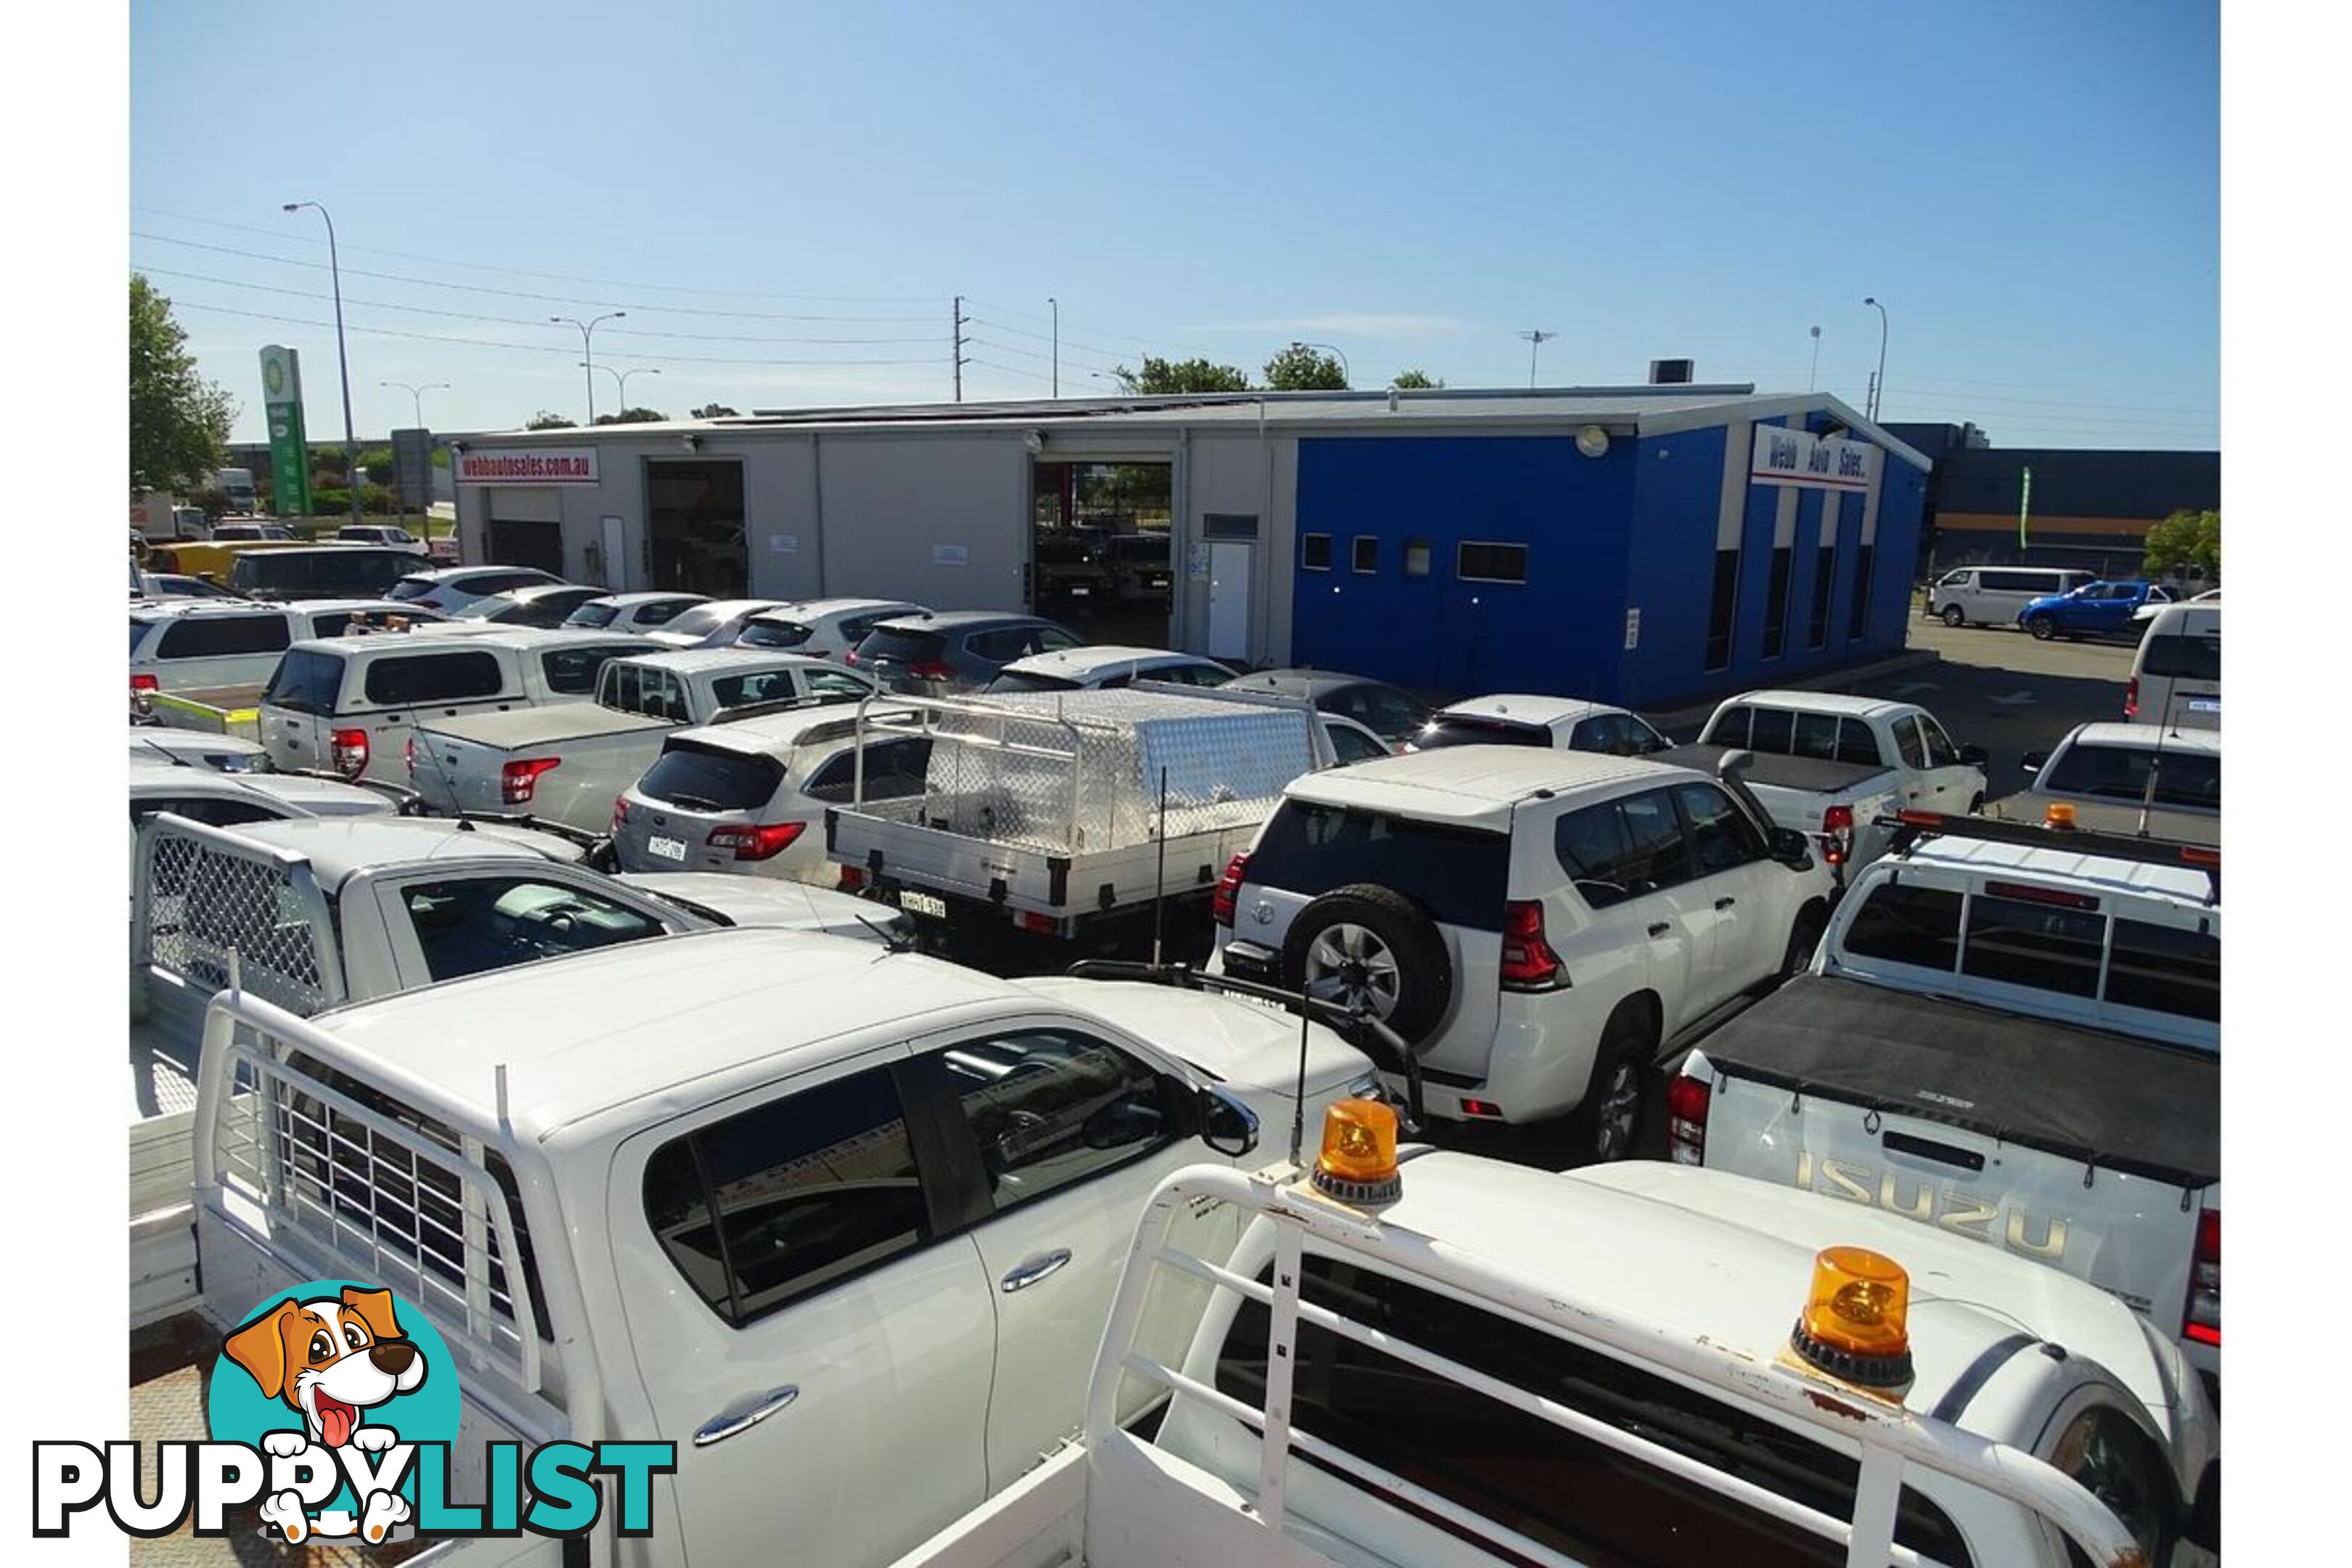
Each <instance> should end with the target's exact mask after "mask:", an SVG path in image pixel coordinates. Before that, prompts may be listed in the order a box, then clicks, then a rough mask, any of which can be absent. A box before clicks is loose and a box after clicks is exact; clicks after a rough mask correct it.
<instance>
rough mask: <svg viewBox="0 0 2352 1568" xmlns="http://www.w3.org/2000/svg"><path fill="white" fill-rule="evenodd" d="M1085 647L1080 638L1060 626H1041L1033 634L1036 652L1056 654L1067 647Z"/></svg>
mask: <svg viewBox="0 0 2352 1568" xmlns="http://www.w3.org/2000/svg"><path fill="white" fill-rule="evenodd" d="M1084 646H1085V645H1084V644H1083V643H1082V642H1081V641H1080V640H1079V639H1078V638H1076V637H1072V636H1071V635H1070V634H1069V633H1067V632H1066V631H1063V630H1062V629H1061V628H1060V627H1058V626H1039V627H1037V628H1036V630H1035V632H1034V634H1033V647H1034V651H1035V652H1038V653H1055V652H1058V651H1060V650H1061V649H1063V648H1066V647H1084Z"/></svg>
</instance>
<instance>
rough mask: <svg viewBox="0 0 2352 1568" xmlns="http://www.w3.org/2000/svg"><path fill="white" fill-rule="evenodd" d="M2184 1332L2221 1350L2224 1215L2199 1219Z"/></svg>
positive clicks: (2208, 1214) (2214, 1213)
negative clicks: (2222, 1235)
mask: <svg viewBox="0 0 2352 1568" xmlns="http://www.w3.org/2000/svg"><path fill="white" fill-rule="evenodd" d="M2181 1331H2182V1332H2183V1333H2185V1334H2187V1335H2188V1336H2189V1338H2190V1339H2192V1340H2194V1341H2196V1342H2198V1343H2199V1344H2200V1345H2211V1346H2212V1347H2213V1348H2214V1349H2215V1350H2219V1349H2221V1210H2220V1209H2207V1210H2206V1211H2205V1212H2204V1213H2203V1214H2201V1215H2198V1216H2197V1250H2196V1251H2195V1252H2194V1253H2193V1254H2191V1255H2190V1258H2189V1314H2188V1318H2187V1321H2184V1322H2183V1323H2182V1324H2181Z"/></svg>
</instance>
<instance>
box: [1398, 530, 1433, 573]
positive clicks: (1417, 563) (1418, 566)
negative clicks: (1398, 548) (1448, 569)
mask: <svg viewBox="0 0 2352 1568" xmlns="http://www.w3.org/2000/svg"><path fill="white" fill-rule="evenodd" d="M1404 574H1405V575H1406V576H1408V577H1426V576H1428V575H1429V541H1427V540H1426V539H1408V540H1406V541H1405V542H1404Z"/></svg>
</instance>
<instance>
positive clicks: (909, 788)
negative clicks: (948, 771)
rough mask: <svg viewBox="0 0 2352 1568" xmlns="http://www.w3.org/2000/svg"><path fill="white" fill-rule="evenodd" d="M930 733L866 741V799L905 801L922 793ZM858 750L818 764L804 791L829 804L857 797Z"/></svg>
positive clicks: (927, 769) (929, 748) (928, 760)
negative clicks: (896, 738) (889, 739)
mask: <svg viewBox="0 0 2352 1568" xmlns="http://www.w3.org/2000/svg"><path fill="white" fill-rule="evenodd" d="M930 763H931V741H930V737H929V736H928V735H922V736H908V738H907V739H905V740H899V741H869V742H866V799H867V800H904V799H906V798H907V797H908V795H920V794H922V793H923V784H924V778H925V775H926V774H927V773H928V772H929V768H930ZM856 789H857V750H856V747H852V748H850V749H849V750H848V751H845V752H841V753H840V754H839V755H837V756H835V757H833V758H832V759H830V760H829V761H827V762H825V763H824V764H822V765H821V766H819V767H818V768H817V770H816V771H815V772H814V773H811V774H809V775H808V777H807V778H806V779H804V780H803V781H802V783H801V793H802V794H803V795H806V796H808V797H809V798H810V799H811V800H821V801H824V803H825V804H827V805H846V804H848V803H849V802H850V801H851V800H853V799H855V798H856Z"/></svg>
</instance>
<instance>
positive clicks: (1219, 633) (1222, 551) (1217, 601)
mask: <svg viewBox="0 0 2352 1568" xmlns="http://www.w3.org/2000/svg"><path fill="white" fill-rule="evenodd" d="M1250 550H1251V547H1250V546H1249V545H1247V544H1244V543H1235V542H1227V541H1224V540H1218V541H1216V542H1213V543H1212V544H1211V545H1210V546H1209V657H1210V658H1242V659H1245V658H1249V654H1250V610H1249V601H1250Z"/></svg>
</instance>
